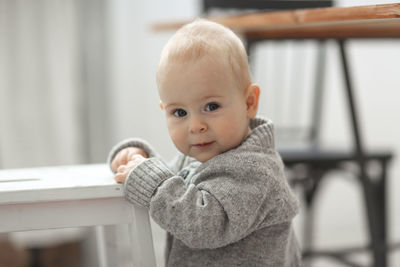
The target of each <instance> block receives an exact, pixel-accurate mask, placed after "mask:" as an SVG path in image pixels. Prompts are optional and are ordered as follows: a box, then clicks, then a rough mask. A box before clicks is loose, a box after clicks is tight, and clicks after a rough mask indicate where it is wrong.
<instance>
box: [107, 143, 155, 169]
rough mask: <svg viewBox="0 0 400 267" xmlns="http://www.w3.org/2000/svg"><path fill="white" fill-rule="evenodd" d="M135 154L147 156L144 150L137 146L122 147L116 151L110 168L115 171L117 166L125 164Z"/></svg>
mask: <svg viewBox="0 0 400 267" xmlns="http://www.w3.org/2000/svg"><path fill="white" fill-rule="evenodd" d="M135 155H142V156H143V157H145V158H147V154H146V152H144V150H143V149H140V148H137V147H127V148H124V149H122V150H121V151H119V152H118V153H117V155H116V156H115V157H114V159H113V160H112V162H111V169H112V170H113V171H114V172H117V170H118V168H119V166H121V165H126V164H127V163H128V162H129V161H131V160H132V159H133V157H134V156H135Z"/></svg>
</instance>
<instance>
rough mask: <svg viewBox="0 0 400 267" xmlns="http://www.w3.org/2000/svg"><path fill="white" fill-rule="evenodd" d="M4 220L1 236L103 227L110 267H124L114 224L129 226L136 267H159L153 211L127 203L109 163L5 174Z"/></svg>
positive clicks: (0, 187)
mask: <svg viewBox="0 0 400 267" xmlns="http://www.w3.org/2000/svg"><path fill="white" fill-rule="evenodd" d="M0 218H1V219H0V233H5V232H15V231H27V230H40V229H54V228H69V227H81V226H104V236H103V237H99V239H98V240H103V241H104V244H100V246H99V248H103V250H104V251H103V254H102V255H104V253H105V256H104V257H103V260H102V261H101V262H102V263H101V265H102V266H109V267H114V266H115V267H116V266H118V265H119V263H118V261H119V259H118V256H117V255H118V254H117V249H118V245H119V243H118V240H117V238H116V237H117V236H116V234H115V233H116V231H115V225H119V224H128V225H129V234H130V236H131V238H130V239H131V251H132V266H145V267H151V266H156V263H155V256H154V248H153V240H152V234H151V226H150V220H149V215H148V211H147V210H146V209H144V208H142V207H138V206H134V205H132V204H130V203H129V202H127V201H126V200H125V199H124V196H123V187H122V185H120V184H116V183H115V182H114V179H113V174H112V173H111V171H110V170H109V168H108V167H107V166H106V165H105V164H101V165H77V166H60V167H46V168H30V169H10V170H0ZM98 233H100V231H98Z"/></svg>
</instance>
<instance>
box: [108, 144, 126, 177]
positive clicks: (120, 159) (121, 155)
mask: <svg viewBox="0 0 400 267" xmlns="http://www.w3.org/2000/svg"><path fill="white" fill-rule="evenodd" d="M127 155H128V150H127V149H123V150H121V151H120V152H118V153H117V155H116V156H115V158H114V159H113V161H112V162H111V169H112V170H113V171H115V172H116V171H117V170H118V167H119V166H121V165H123V164H126V163H127Z"/></svg>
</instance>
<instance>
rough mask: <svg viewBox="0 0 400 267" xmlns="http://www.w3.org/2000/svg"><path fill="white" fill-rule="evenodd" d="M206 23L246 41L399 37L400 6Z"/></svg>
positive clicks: (175, 24) (246, 16)
mask: <svg viewBox="0 0 400 267" xmlns="http://www.w3.org/2000/svg"><path fill="white" fill-rule="evenodd" d="M208 19H210V20H212V21H215V22H218V23H221V24H223V25H225V26H227V27H229V28H231V29H232V30H234V31H235V32H237V33H238V34H241V35H243V36H244V37H246V39H248V40H256V39H304V38H314V39H325V38H339V39H340V38H390V37H400V3H398V4H382V5H370V6H357V7H334V8H315V9H299V10H291V11H276V12H254V13H246V14H241V15H233V16H226V17H209V18H208ZM188 22H190V21H181V22H172V23H171V22H169V23H158V24H155V25H154V27H153V29H154V30H156V31H165V30H176V29H178V28H179V27H181V26H182V25H184V24H186V23H188Z"/></svg>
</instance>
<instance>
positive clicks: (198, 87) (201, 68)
mask: <svg viewBox="0 0 400 267" xmlns="http://www.w3.org/2000/svg"><path fill="white" fill-rule="evenodd" d="M245 89H246V88H240V89H239V88H237V84H236V82H235V79H233V78H232V77H231V71H229V69H227V68H226V67H224V66H223V64H222V63H215V62H214V63H210V62H209V61H208V60H207V59H205V58H201V59H199V60H197V61H196V62H189V63H174V64H173V65H172V66H171V67H170V68H169V70H168V71H165V72H164V73H163V75H162V76H161V79H160V83H159V93H160V98H161V108H162V109H164V110H165V114H166V119H167V125H168V130H169V134H170V136H171V138H172V141H173V142H174V144H175V146H176V147H177V148H178V150H179V151H181V152H182V153H183V154H186V155H188V156H191V157H194V158H196V159H197V160H198V161H201V162H204V161H206V160H209V159H211V158H212V157H214V156H216V155H218V154H220V153H223V152H225V151H227V150H229V149H232V148H234V147H236V146H238V145H239V144H240V143H241V142H242V141H243V140H244V139H245V138H246V136H247V135H248V134H249V132H250V129H249V126H248V125H249V116H248V111H247V105H246V96H245Z"/></svg>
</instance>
